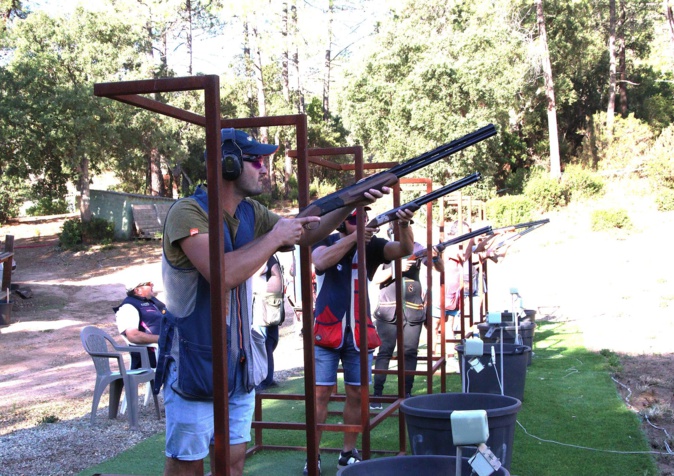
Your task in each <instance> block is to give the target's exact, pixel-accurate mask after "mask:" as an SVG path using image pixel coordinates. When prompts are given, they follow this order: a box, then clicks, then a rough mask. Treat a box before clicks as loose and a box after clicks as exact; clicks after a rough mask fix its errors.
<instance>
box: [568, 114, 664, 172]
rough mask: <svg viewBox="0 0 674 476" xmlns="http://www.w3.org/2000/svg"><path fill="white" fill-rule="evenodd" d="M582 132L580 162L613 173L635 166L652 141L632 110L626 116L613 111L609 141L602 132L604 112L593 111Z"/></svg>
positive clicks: (651, 137) (644, 158) (651, 132)
mask: <svg viewBox="0 0 674 476" xmlns="http://www.w3.org/2000/svg"><path fill="white" fill-rule="evenodd" d="M583 132H584V134H585V138H584V139H583V143H582V149H581V153H580V159H581V162H582V163H584V164H587V165H590V166H592V167H593V168H594V167H596V168H598V169H601V170H611V171H613V172H616V173H618V172H620V171H635V170H638V169H639V168H640V167H641V166H642V165H643V163H644V162H645V160H646V158H647V155H648V151H649V150H650V148H651V145H652V144H653V131H652V130H651V128H650V127H649V125H648V124H646V123H645V122H643V121H641V120H639V119H637V118H635V117H634V114H630V115H629V116H627V117H626V118H622V117H621V116H620V115H616V117H615V120H614V123H613V139H612V140H611V142H610V143H609V140H608V138H607V134H606V112H599V113H597V114H595V115H593V116H592V118H591V119H590V121H589V124H588V128H587V130H585V131H583Z"/></svg>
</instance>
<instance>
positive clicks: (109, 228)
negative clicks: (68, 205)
mask: <svg viewBox="0 0 674 476" xmlns="http://www.w3.org/2000/svg"><path fill="white" fill-rule="evenodd" d="M114 236H115V224H114V223H112V222H111V221H108V220H106V219H105V218H99V217H93V218H92V219H91V221H90V222H88V223H82V241H84V242H85V243H110V242H112V239H113V238H114Z"/></svg>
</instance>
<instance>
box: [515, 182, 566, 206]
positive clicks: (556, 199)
mask: <svg viewBox="0 0 674 476" xmlns="http://www.w3.org/2000/svg"><path fill="white" fill-rule="evenodd" d="M524 195H525V196H526V197H528V198H529V200H531V201H532V202H533V203H536V204H537V205H538V208H539V209H540V210H541V211H544V212H547V211H549V210H552V209H554V208H559V207H563V206H565V205H566V204H567V203H569V190H568V189H567V188H566V187H565V186H564V184H562V183H561V182H560V181H559V180H557V179H556V178H553V177H550V176H548V175H546V174H545V173H543V172H537V173H533V174H532V175H531V177H530V178H529V181H528V182H527V184H526V185H525V186H524Z"/></svg>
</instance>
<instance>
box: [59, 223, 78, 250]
mask: <svg viewBox="0 0 674 476" xmlns="http://www.w3.org/2000/svg"><path fill="white" fill-rule="evenodd" d="M58 237H59V244H60V246H61V248H64V249H66V250H69V249H72V248H76V247H78V246H80V245H81V244H82V220H80V219H79V218H70V219H68V220H66V221H64V222H63V227H62V228H61V233H59V234H58Z"/></svg>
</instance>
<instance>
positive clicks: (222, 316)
mask: <svg viewBox="0 0 674 476" xmlns="http://www.w3.org/2000/svg"><path fill="white" fill-rule="evenodd" d="M201 90H203V91H204V104H205V114H204V115H200V114H196V113H194V112H191V111H187V110H184V109H181V108H177V107H175V106H171V105H169V104H166V103H162V102H160V101H156V100H154V99H150V98H148V97H147V96H143V95H147V94H157V93H170V92H180V91H201ZM94 94H95V95H96V96H99V97H106V98H109V99H113V100H116V101H120V102H123V103H126V104H130V105H132V106H136V107H140V108H143V109H146V110H148V111H151V112H156V113H159V114H163V115H166V116H168V117H172V118H174V119H178V120H181V121H185V122H188V123H191V124H195V125H198V126H201V127H204V128H205V130H206V170H207V181H208V183H209V184H210V188H209V194H208V207H209V210H210V213H209V222H208V227H209V254H210V267H211V283H210V290H211V315H212V320H211V325H212V337H213V342H218V343H226V341H227V340H226V337H227V334H226V329H227V328H226V315H227V309H226V302H225V300H224V298H223V297H224V296H226V293H225V291H226V290H225V283H224V279H223V276H224V273H225V272H226V262H225V258H224V230H223V227H222V223H221V217H222V213H223V208H222V203H223V201H222V194H223V193H224V192H223V188H222V184H221V177H222V165H221V160H220V129H221V128H223V127H236V128H255V127H264V126H294V127H295V134H296V140H297V149H296V150H295V151H292V154H289V155H291V156H293V157H295V158H297V162H298V164H297V165H298V189H299V194H298V202H299V206H300V208H304V207H306V206H307V205H308V204H309V167H308V164H309V162H312V163H316V164H318V165H322V166H327V167H330V168H333V169H334V168H337V169H340V170H345V171H346V170H353V171H355V178H356V180H360V179H361V178H362V177H363V171H364V170H365V169H378V168H384V167H390V166H393V165H397V164H395V163H393V164H389V163H375V164H363V155H362V148H361V147H351V148H329V149H312V150H311V151H309V150H308V147H307V118H306V115H303V114H298V115H287V116H271V117H254V118H239V119H223V118H221V112H220V80H219V77H218V76H217V75H206V76H190V77H179V78H162V79H148V80H137V81H121V82H114V83H97V84H95V85H94ZM336 154H353V155H354V159H355V160H354V164H349V165H337V164H333V163H331V162H329V161H326V160H322V159H318V158H316V157H317V156H321V155H336ZM310 156H311V159H310V158H309V157H310ZM417 180H418V179H417ZM402 182H403V183H414V179H407V180H406V179H403V180H402ZM421 182H423V183H430V180H429V179H421ZM417 183H420V182H417ZM429 186H430V185H429ZM394 191H395V193H394V202H395V206H399V200H400V197H399V186H398V185H396V186H395V187H394ZM430 206H431V204H427V216H428V220H429V225H428V226H427V233H428V243H430V240H431V233H432V230H431V226H432V214H431V209H430ZM359 211H360V212H361V213H359V214H358V222H357V227H358V232H359V233H362V232H363V230H364V228H365V221H364V215H363V213H362V211H363V210H362V207H359ZM358 254H359V256H360V257H363V256H364V255H365V243H364V242H363V241H362V240H361V241H359V242H358ZM398 271H400V269H398ZM300 273H301V280H302V311H303V312H302V321H303V322H302V329H303V334H304V361H305V395H304V397H305V399H306V419H307V421H306V424H301V423H274V424H269V423H266V422H254V423H253V427H254V428H255V435H256V440H255V441H256V445H255V446H253V448H251V449H249V450H248V452H247V454H249V453H252V452H255V451H257V450H260V449H263V448H269V446H265V445H262V444H261V430H262V428H278V429H282V428H285V429H296V430H299V429H303V428H304V429H306V433H307V451H308V454H307V459H308V463H309V468H310V472H311V474H316V472H317V468H318V466H317V464H318V458H317V455H318V443H319V442H318V441H317V438H316V436H317V434H316V431H317V425H316V399H315V393H314V383H313V382H314V381H315V371H314V365H313V364H314V346H313V338H312V320H313V312H312V310H313V302H312V289H311V250H310V248H309V247H308V246H302V247H300ZM428 279H429V282H430V279H431V277H430V270H429V275H428ZM358 280H359V295H360V299H359V312H360V315H365V313H366V306H367V302H366V300H365V299H366V298H365V296H366V295H367V293H366V292H365V287H366V286H367V275H366V269H365V262H364V260H362V259H360V260H359V263H358ZM398 283H400V280H399V281H398ZM398 286H399V285H398ZM431 287H432V286H429V289H431ZM396 292H397V293H399V294H398V297H401V296H402V294H401V289H397V291H396ZM441 292H442V295H441V300H442V301H444V288H443V287H441ZM443 304H444V303H443ZM398 306H399V309H398V312H401V311H402V301H401V300H400V299H399V302H398ZM427 312H430V307H429V308H428V310H427ZM361 326H362V328H361V336H360V338H361V342H360V347H361V348H367V341H366V339H367V332H365V326H366V322H365V320H363V321H362V322H361ZM428 332H429V334H431V332H432V331H431V329H430V328H429V331H428ZM443 340H444V339H443ZM430 342H432V340H431V341H430ZM401 344H402V332H398V345H399V346H400V347H399V348H402V346H401ZM443 345H444V344H443ZM432 354H433V350H432V346H429V357H428V359H429V365H428V370H427V372H428V374H429V375H433V374H434V373H435V371H437V368H438V367H440V368H441V369H442V375H443V378H442V391H443V392H444V391H445V385H446V383H445V378H444V375H445V371H444V368H445V366H444V365H443V364H444V351H443V355H442V356H441V357H440V360H438V361H437V362H434V364H433V366H432V369H431V366H430V361H433V360H434V359H433V356H432ZM363 361H364V362H363ZM401 363H402V365H399V369H398V371H397V372H398V376H399V379H398V380H399V384H398V385H399V394H400V392H401V391H402V392H403V394H402V395H404V387H402V386H403V385H404V375H405V369H404V361H401ZM367 373H368V366H367V355H366V354H363V355H362V356H361V381H365V380H366V379H367ZM417 373H418V374H424V373H425V372H423V371H418V372H417ZM401 377H402V378H401ZM428 380H429V382H428V387H429V392H432V381H431V379H430V378H429V379H428ZM213 387H214V395H213V404H214V409H213V412H214V413H213V417H214V432H215V436H214V440H215V451H214V456H213V460H212V462H211V469H212V474H214V475H216V476H220V475H227V476H229V474H230V471H229V466H228V465H227V464H226V462H227V461H228V460H229V458H230V449H229V424H228V422H229V408H228V403H229V399H228V385H227V348H226V344H224V345H213ZM401 389H402V390H401ZM361 392H362V399H361V416H362V423H361V425H342V424H340V425H331V424H324V425H322V426H321V427H322V429H323V430H325V431H346V432H349V431H351V432H362V433H363V456H364V457H365V458H369V457H370V453H371V449H370V433H369V430H370V429H372V428H374V427H376V426H377V425H378V424H379V423H381V422H382V421H383V420H384V419H385V418H387V417H388V416H390V415H392V414H393V412H394V411H395V410H397V408H398V406H399V405H400V401H402V398H397V399H395V398H391V397H389V398H391V400H392V401H391V403H392V404H391V405H390V406H389V407H388V408H387V409H386V410H384V411H382V412H381V413H379V414H378V415H377V416H376V417H374V418H373V419H372V420H370V419H369V386H365V385H363V386H361ZM272 395H273V396H274V398H280V399H296V398H297V396H292V395H277V394H276V395H274V394H268V396H270V397H271V396H272ZM336 399H340V397H339V396H338V397H337V398H336ZM260 402H261V399H258V400H257V402H256V416H255V418H257V415H258V413H257V412H258V408H259V407H260V405H259V403H260ZM259 411H260V412H261V410H259ZM260 415H261V413H260ZM400 421H401V426H400V429H401V430H400V448H401V452H404V448H405V438H404V437H405V429H404V420H403V419H402V418H401V419H400ZM268 425H272V426H268ZM258 431H259V432H260V433H259V435H260V444H259V445H258V444H257V441H258V439H257V438H258ZM276 448H278V447H276ZM288 449H290V448H288ZM293 449H300V448H293Z"/></svg>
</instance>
